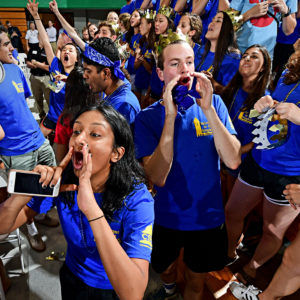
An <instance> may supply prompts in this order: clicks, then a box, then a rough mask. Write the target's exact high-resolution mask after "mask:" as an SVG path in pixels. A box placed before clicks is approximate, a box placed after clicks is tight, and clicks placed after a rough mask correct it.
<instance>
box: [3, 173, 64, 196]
mask: <svg viewBox="0 0 300 300" xmlns="http://www.w3.org/2000/svg"><path fill="white" fill-rule="evenodd" d="M40 179H41V174H39V173H37V172H33V171H24V170H10V172H9V176H8V185H7V191H8V193H10V194H22V195H28V196H42V197H57V196H58V193H59V187H60V179H59V180H58V182H57V183H56V185H54V186H51V185H49V186H46V185H44V184H42V183H41V182H40Z"/></svg>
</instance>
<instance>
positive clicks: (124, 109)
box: [114, 102, 136, 124]
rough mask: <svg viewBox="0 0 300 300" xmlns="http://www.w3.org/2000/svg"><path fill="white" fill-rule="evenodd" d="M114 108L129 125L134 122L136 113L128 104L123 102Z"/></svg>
mask: <svg viewBox="0 0 300 300" xmlns="http://www.w3.org/2000/svg"><path fill="white" fill-rule="evenodd" d="M114 108H115V109H116V110H117V111H118V112H119V113H120V114H122V115H123V116H124V117H125V118H126V120H127V121H128V123H129V124H132V123H133V122H134V120H135V116H136V111H135V110H134V109H133V107H132V106H131V105H130V104H128V103H126V102H123V103H121V104H120V105H118V104H116V105H115V106H114Z"/></svg>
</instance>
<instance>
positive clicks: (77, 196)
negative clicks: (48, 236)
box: [0, 103, 154, 300]
mask: <svg viewBox="0 0 300 300" xmlns="http://www.w3.org/2000/svg"><path fill="white" fill-rule="evenodd" d="M70 161H72V164H73V169H74V173H75V175H76V176H77V177H78V181H79V185H78V186H77V187H76V186H75V185H66V184H64V185H62V186H61V193H60V195H59V196H58V197H57V198H51V199H49V198H42V199H41V198H33V199H32V200H31V197H28V196H24V195H13V196H11V197H10V198H9V199H8V200H7V201H6V202H5V205H3V206H2V207H1V208H0V225H1V226H0V228H1V233H2V232H11V230H12V228H15V227H16V228H17V227H19V226H20V225H21V224H22V223H24V222H26V218H27V217H32V216H34V215H35V214H36V213H37V212H42V211H43V212H45V211H47V210H49V209H50V208H51V207H52V205H53V203H55V204H56V205H57V210H58V214H59V217H60V221H61V226H62V229H63V232H64V234H65V238H66V240H67V243H68V248H67V255H66V261H65V264H64V265H63V266H62V268H61V270H60V282H61V293H62V299H64V300H65V299H78V300H79V299H105V300H107V299H119V298H120V299H130V300H132V299H142V298H143V295H144V292H145V289H146V286H147V282H148V268H149V260H150V255H151V251H152V239H151V238H152V224H153V220H154V201H153V198H152V196H151V195H150V193H149V192H148V190H147V187H146V185H145V184H144V175H143V171H142V168H141V166H140V164H139V163H138V162H137V160H136V159H135V153H134V144H133V138H132V134H131V129H130V127H129V125H128V123H127V121H126V120H125V118H124V117H123V116H122V115H121V114H119V113H118V112H117V111H115V110H114V109H113V108H112V107H111V106H109V105H105V104H103V103H102V104H100V105H99V106H97V107H88V108H85V109H84V110H83V111H81V112H80V113H79V114H78V116H77V117H76V118H75V122H74V125H73V135H72V137H71V140H70V151H69V152H68V154H67V156H66V157H65V159H64V160H63V161H62V163H61V164H60V166H59V167H57V168H51V167H46V166H41V165H39V166H37V167H36V168H35V169H34V171H36V172H39V173H40V174H41V182H42V184H43V185H44V186H46V185H49V184H50V186H52V185H55V184H56V182H57V180H58V178H59V177H60V175H61V173H62V171H63V169H65V167H66V166H67V165H68V163H69V162H70ZM63 178H64V179H63V180H64V182H67V181H68V179H67V178H66V174H65V176H63ZM63 191H64V192H63Z"/></svg>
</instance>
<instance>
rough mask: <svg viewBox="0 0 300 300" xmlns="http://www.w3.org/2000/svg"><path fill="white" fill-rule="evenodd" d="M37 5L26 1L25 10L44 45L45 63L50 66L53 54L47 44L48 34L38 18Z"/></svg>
mask: <svg viewBox="0 0 300 300" xmlns="http://www.w3.org/2000/svg"><path fill="white" fill-rule="evenodd" d="M38 5H39V3H38V2H36V0H32V1H31V0H28V3H27V9H28V11H29V12H30V13H31V15H32V17H33V18H34V21H35V24H36V27H37V30H38V32H39V39H40V40H41V41H42V43H43V45H44V49H45V52H46V55H47V61H48V64H49V66H50V65H51V63H52V60H53V58H54V56H55V54H54V53H53V50H52V47H51V44H50V42H49V38H48V34H47V32H46V30H45V28H44V26H43V23H42V21H41V18H40V16H39V13H38Z"/></svg>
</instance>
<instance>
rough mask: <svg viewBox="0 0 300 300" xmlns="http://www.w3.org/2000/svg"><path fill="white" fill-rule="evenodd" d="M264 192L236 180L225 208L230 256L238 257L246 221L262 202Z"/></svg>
mask: <svg viewBox="0 0 300 300" xmlns="http://www.w3.org/2000/svg"><path fill="white" fill-rule="evenodd" d="M262 196H263V193H262V190H261V189H259V188H254V187H251V186H248V185H246V184H244V183H242V182H241V181H240V180H239V179H237V180H236V182H235V185H234V187H233V190H232V193H231V195H230V197H229V200H228V202H227V205H226V207H225V217H226V222H225V223H226V227H227V234H228V256H229V257H234V256H235V255H236V252H235V250H236V247H237V243H238V241H239V239H240V236H241V234H242V231H243V227H244V219H245V217H246V216H247V215H248V214H249V212H250V211H251V210H252V209H253V208H254V207H255V206H256V205H257V204H258V203H259V202H260V201H262Z"/></svg>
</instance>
